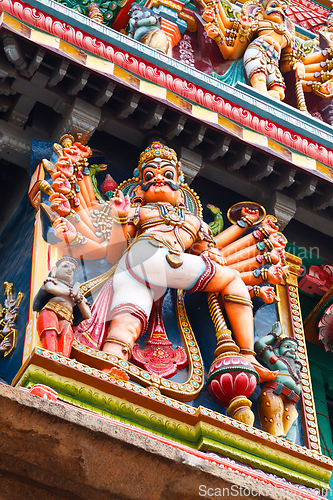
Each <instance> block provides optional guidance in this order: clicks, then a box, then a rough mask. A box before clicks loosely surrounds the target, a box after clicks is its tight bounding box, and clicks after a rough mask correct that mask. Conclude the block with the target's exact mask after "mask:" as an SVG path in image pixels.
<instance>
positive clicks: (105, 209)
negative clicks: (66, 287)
mask: <svg viewBox="0 0 333 500" xmlns="http://www.w3.org/2000/svg"><path fill="white" fill-rule="evenodd" d="M55 150H56V151H57V153H58V154H59V159H58V161H57V162H56V163H55V164H50V162H48V163H47V162H45V161H44V164H45V165H46V166H47V168H48V170H49V172H50V173H51V175H52V179H53V183H52V185H48V183H47V182H46V181H42V182H41V187H42V188H43V189H44V191H45V192H47V193H48V194H49V199H50V202H51V205H50V207H49V208H47V207H46V205H45V204H42V208H43V209H44V211H45V212H46V213H47V214H48V216H49V219H50V221H51V222H52V224H53V228H54V231H55V236H56V239H58V240H57V241H58V243H57V244H56V246H57V247H58V248H59V249H61V250H62V252H64V253H67V254H70V255H72V256H73V257H80V258H82V257H84V258H88V259H98V258H102V257H105V256H106V257H107V259H108V261H109V262H110V263H112V264H113V263H116V262H117V261H118V260H119V259H121V260H120V261H119V263H118V264H117V266H116V267H114V268H113V269H112V270H111V271H110V273H109V276H110V277H109V280H108V282H107V283H106V285H105V287H104V288H103V289H102V291H101V292H100V295H99V296H98V297H97V298H96V300H95V303H94V305H93V308H92V317H91V320H86V321H84V323H83V324H82V325H80V326H79V327H77V328H76V337H77V338H79V339H80V341H85V340H84V338H85V339H87V338H91V339H92V345H94V346H95V347H98V348H99V349H102V350H103V351H105V352H107V353H113V354H116V355H117V356H118V357H120V358H122V359H125V360H127V359H130V357H131V355H132V352H133V348H134V343H135V342H136V340H137V339H138V338H139V337H140V336H141V335H142V334H143V333H144V332H145V330H146V329H147V326H148V321H149V316H150V313H151V309H152V304H153V301H154V300H155V301H156V300H158V298H160V297H162V296H163V294H164V291H165V289H166V288H167V287H171V288H181V289H185V290H186V289H187V290H192V291H196V290H204V291H207V292H218V293H221V295H222V297H223V304H224V309H225V311H226V314H227V316H228V318H229V321H230V323H231V327H232V331H233V334H234V336H235V339H236V342H237V344H238V346H239V347H240V349H241V353H242V354H243V355H244V356H245V357H246V358H247V359H248V360H249V361H250V362H251V363H253V364H254V365H255V367H256V369H257V371H258V372H259V374H260V377H261V378H262V379H263V380H264V379H266V378H267V377H268V378H269V379H273V378H274V376H275V374H274V373H273V374H272V373H270V372H269V370H266V369H263V367H261V366H260V365H259V364H258V362H257V361H256V360H255V358H254V351H253V321H252V303H251V300H250V299H251V297H253V296H260V297H261V298H263V299H264V300H265V301H266V302H272V301H273V300H274V297H275V294H274V290H273V288H272V287H269V286H266V287H260V286H259V285H260V284H262V283H265V282H266V283H267V282H269V283H273V284H275V283H279V282H281V280H282V278H283V273H284V269H283V264H284V254H283V248H284V246H285V241H284V239H283V238H284V237H283V235H280V236H279V235H278V234H277V230H278V228H277V226H276V225H275V223H274V219H272V218H269V217H268V218H266V219H265V218H264V217H265V213H264V211H263V209H261V208H260V210H259V209H258V206H257V205H256V204H251V203H250V202H246V203H243V204H237V205H235V206H234V207H232V208H231V209H230V214H229V215H230V220H231V222H232V224H233V225H232V226H231V227H229V228H228V229H226V230H225V231H223V232H222V233H220V234H217V235H216V238H215V239H214V237H213V236H212V234H211V230H210V228H209V226H208V225H207V224H205V223H204V222H203V220H202V215H201V214H202V211H201V205H200V201H199V199H198V197H197V196H196V195H195V193H193V192H192V191H191V190H190V189H189V188H188V187H187V185H186V184H183V183H182V172H181V170H180V163H179V162H178V160H177V156H176V153H175V152H174V151H173V150H172V149H170V148H168V147H167V146H166V145H165V144H164V143H163V142H162V143H161V142H159V141H153V142H152V143H150V144H149V146H148V147H147V148H146V149H145V151H143V152H142V154H141V156H140V161H139V164H138V168H137V169H136V170H135V171H134V176H135V177H134V178H132V179H130V180H128V181H126V182H124V183H122V184H121V185H120V186H119V188H118V191H116V193H115V196H114V197H113V198H112V199H111V200H110V202H104V201H100V200H97V199H96V197H95V193H94V190H93V186H92V183H91V178H90V176H89V175H88V174H89V168H88V166H87V158H88V157H89V155H90V154H91V152H90V148H89V147H88V146H87V145H84V144H82V142H81V143H80V142H75V141H74V139H73V138H72V137H70V136H68V135H67V136H64V137H63V138H61V140H60V141H59V144H58V145H56V146H55ZM86 170H87V175H85V174H86ZM124 195H125V196H124ZM260 221H261V225H260V226H258V227H257V229H255V231H253V232H252V233H251V234H249V235H247V236H245V237H244V238H241V239H239V238H240V237H241V236H242V235H243V234H244V233H245V232H246V231H247V230H248V229H249V228H251V227H252V226H253V224H256V223H259V222H260ZM124 251H125V254H124V255H123V256H122V254H123V252H124ZM235 252H240V253H239V259H238V260H239V262H235V261H233V260H232V258H231V257H230V255H231V254H234V253H235ZM230 258H231V260H230V262H229V261H228V259H230ZM263 265H264V267H262V266H263ZM233 267H235V269H233ZM236 270H237V271H239V272H240V275H239V274H238V272H236ZM247 287H249V290H248V289H247ZM106 289H107V291H106ZM107 322H109V323H110V326H109V327H106V323H107ZM83 337H84V338H83Z"/></svg>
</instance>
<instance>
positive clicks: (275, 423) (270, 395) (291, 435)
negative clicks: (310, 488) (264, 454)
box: [254, 322, 302, 442]
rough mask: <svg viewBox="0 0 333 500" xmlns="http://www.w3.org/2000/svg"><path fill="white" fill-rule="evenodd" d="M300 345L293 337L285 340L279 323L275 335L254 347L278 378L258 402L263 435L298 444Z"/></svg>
mask: <svg viewBox="0 0 333 500" xmlns="http://www.w3.org/2000/svg"><path fill="white" fill-rule="evenodd" d="M297 348H298V342H297V340H296V339H294V338H292V337H282V328H281V324H280V323H279V322H277V323H274V325H273V327H272V331H271V332H270V333H269V334H268V335H265V336H264V337H262V338H260V339H259V340H257V342H256V343H255V345H254V349H255V351H256V352H257V353H258V354H257V357H258V358H259V359H260V360H262V361H264V362H265V364H266V365H267V366H268V368H269V369H270V370H278V371H279V374H278V376H277V377H276V379H275V380H274V381H272V382H266V383H265V384H264V386H263V387H262V391H261V394H260V396H259V400H258V412H259V417H260V422H261V426H262V428H263V430H264V431H266V432H269V433H270V434H273V436H281V437H285V438H286V439H289V440H290V441H292V442H295V440H296V430H297V417H298V412H297V409H296V403H297V402H298V400H299V395H300V393H301V374H300V370H301V368H302V365H301V362H300V359H299V357H298V354H297Z"/></svg>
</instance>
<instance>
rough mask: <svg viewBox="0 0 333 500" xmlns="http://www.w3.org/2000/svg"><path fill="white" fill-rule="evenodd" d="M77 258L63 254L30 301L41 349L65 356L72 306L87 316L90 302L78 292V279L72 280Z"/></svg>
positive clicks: (70, 340) (68, 348)
mask: <svg viewBox="0 0 333 500" xmlns="http://www.w3.org/2000/svg"><path fill="white" fill-rule="evenodd" d="M76 269H77V262H76V261H75V260H74V259H73V258H71V257H67V256H64V257H62V258H61V259H59V260H58V261H57V262H56V264H55V265H54V266H53V268H52V269H51V272H50V275H49V277H47V278H46V279H45V281H44V283H43V286H42V288H41V290H40V292H39V293H38V294H37V296H36V298H35V302H34V309H35V310H36V311H38V313H39V315H38V319H37V330H38V334H39V336H40V340H41V343H42V346H43V347H44V349H48V350H49V351H51V352H56V353H61V354H63V355H64V356H66V357H69V355H70V353H71V348H72V343H73V339H74V332H73V329H72V324H73V321H74V314H73V313H74V306H77V309H78V311H75V312H76V314H78V313H79V314H81V316H82V318H81V319H83V318H90V314H91V313H90V304H89V303H88V301H87V300H86V298H85V297H84V296H83V295H82V293H81V292H80V283H75V284H73V278H74V272H75V270H76Z"/></svg>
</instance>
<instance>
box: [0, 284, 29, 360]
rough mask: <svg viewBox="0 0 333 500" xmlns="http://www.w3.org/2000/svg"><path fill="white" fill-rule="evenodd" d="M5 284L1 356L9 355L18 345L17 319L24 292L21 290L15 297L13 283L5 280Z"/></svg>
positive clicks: (0, 315) (0, 312)
mask: <svg viewBox="0 0 333 500" xmlns="http://www.w3.org/2000/svg"><path fill="white" fill-rule="evenodd" d="M3 286H4V294H5V301H4V305H3V306H2V305H1V304H0V356H4V357H7V356H9V354H10V353H11V352H12V351H13V349H14V348H15V347H16V336H17V329H16V319H17V315H18V309H19V306H20V303H21V301H22V299H23V293H22V292H19V293H18V294H17V297H16V298H15V296H14V295H13V283H8V281H5V282H4V284H3Z"/></svg>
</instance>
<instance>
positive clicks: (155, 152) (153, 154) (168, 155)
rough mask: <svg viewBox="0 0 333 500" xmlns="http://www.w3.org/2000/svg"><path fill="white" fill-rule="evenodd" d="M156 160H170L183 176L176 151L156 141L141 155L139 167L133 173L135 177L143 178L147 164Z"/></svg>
mask: <svg viewBox="0 0 333 500" xmlns="http://www.w3.org/2000/svg"><path fill="white" fill-rule="evenodd" d="M155 158H159V159H161V160H169V161H170V162H171V163H174V166H175V167H176V168H177V172H178V175H182V172H181V170H180V162H178V160H177V154H176V151H175V150H174V149H171V148H169V147H168V146H165V145H164V144H162V143H161V142H159V141H154V142H152V143H151V144H150V146H149V147H148V148H146V149H145V150H144V151H142V153H141V154H140V160H139V163H138V166H137V168H136V169H135V170H134V172H133V174H134V176H135V177H141V173H142V169H143V168H144V167H145V165H146V163H149V162H151V161H152V160H155Z"/></svg>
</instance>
